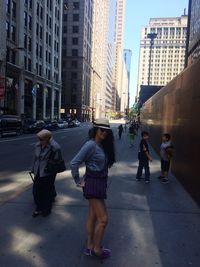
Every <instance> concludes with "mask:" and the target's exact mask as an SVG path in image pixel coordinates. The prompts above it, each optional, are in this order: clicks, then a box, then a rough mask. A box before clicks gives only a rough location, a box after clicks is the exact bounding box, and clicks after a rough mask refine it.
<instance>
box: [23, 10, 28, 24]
mask: <svg viewBox="0 0 200 267" xmlns="http://www.w3.org/2000/svg"><path fill="white" fill-rule="evenodd" d="M27 24H28V15H27V13H26V11H25V12H24V26H26V27H27Z"/></svg>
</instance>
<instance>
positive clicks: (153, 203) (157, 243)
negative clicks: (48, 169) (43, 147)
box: [0, 134, 200, 267]
mask: <svg viewBox="0 0 200 267" xmlns="http://www.w3.org/2000/svg"><path fill="white" fill-rule="evenodd" d="M138 142H139V138H137V139H136V141H135V147H134V148H129V145H128V140H127V136H126V135H125V134H124V135H123V137H122V140H121V141H119V140H117V138H116V150H117V164H115V166H114V167H113V168H112V169H111V170H110V178H109V188H108V200H107V205H108V210H109V217H110V218H109V225H108V227H107V229H106V234H105V238H104V245H105V246H106V247H109V248H111V249H112V257H111V258H110V259H107V260H105V261H103V262H100V261H98V260H97V259H93V258H89V257H86V256H84V255H83V253H82V252H83V249H84V246H85V220H86V216H87V201H86V200H84V199H83V197H82V193H81V191H80V189H78V188H76V187H75V186H74V183H73V181H72V178H71V175H70V171H69V170H67V171H66V172H65V173H62V174H59V176H58V179H57V191H58V197H57V199H56V202H55V205H54V208H53V211H52V214H51V215H50V216H49V217H47V218H43V217H38V218H32V217H31V214H32V210H33V208H34V205H33V201H32V195H31V190H30V189H29V190H27V191H25V192H23V193H22V194H20V195H19V196H17V197H16V198H14V199H12V200H11V201H8V202H7V203H5V204H4V205H1V206H0V218H1V219H0V266H1V267H13V266H14V267H29V266H30V267H96V266H101V264H103V266H105V267H153V266H158V267H179V266H180V267H188V266H193V267H199V266H200V209H199V207H198V206H197V205H196V204H195V203H194V201H193V200H192V199H191V198H190V196H189V195H188V194H187V192H186V191H185V190H184V189H183V188H182V186H181V185H180V184H179V183H178V182H177V180H176V179H175V178H174V177H171V181H170V183H169V184H167V185H163V184H161V183H160V182H159V181H158V179H157V176H158V175H159V167H160V164H159V160H158V156H157V155H156V154H155V152H154V151H153V150H152V149H151V152H152V156H153V158H154V161H153V162H152V163H151V173H152V175H151V183H150V184H145V183H144V182H143V181H141V182H137V181H136V180H135V174H136V170H137V147H138ZM82 171H83V170H82Z"/></svg>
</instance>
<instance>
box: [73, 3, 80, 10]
mask: <svg viewBox="0 0 200 267" xmlns="http://www.w3.org/2000/svg"><path fill="white" fill-rule="evenodd" d="M73 8H74V9H75V10H77V9H79V2H74V3H73Z"/></svg>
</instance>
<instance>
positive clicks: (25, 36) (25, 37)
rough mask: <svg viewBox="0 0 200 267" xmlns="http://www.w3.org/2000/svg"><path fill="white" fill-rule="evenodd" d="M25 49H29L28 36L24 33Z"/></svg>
mask: <svg viewBox="0 0 200 267" xmlns="http://www.w3.org/2000/svg"><path fill="white" fill-rule="evenodd" d="M24 48H27V35H26V34H25V33H24Z"/></svg>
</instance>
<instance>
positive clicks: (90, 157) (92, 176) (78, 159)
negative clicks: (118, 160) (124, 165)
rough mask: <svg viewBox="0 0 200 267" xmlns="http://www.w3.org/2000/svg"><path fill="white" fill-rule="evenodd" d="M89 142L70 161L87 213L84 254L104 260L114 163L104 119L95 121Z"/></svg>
mask: <svg viewBox="0 0 200 267" xmlns="http://www.w3.org/2000/svg"><path fill="white" fill-rule="evenodd" d="M89 137H90V138H91V139H90V140H89V141H87V142H86V143H85V144H84V145H83V147H82V148H81V150H80V151H79V152H78V154H77V155H76V156H75V157H74V158H73V159H72V161H71V164H70V165H71V172H72V176H73V178H74V180H75V183H76V185H77V186H80V187H82V188H83V194H84V197H85V198H86V199H87V200H88V204H89V211H88V218H87V223H86V231H87V247H86V249H85V251H84V254H85V255H87V256H96V257H100V258H107V257H109V256H110V255H111V250H110V249H106V248H104V247H103V246H102V239H103V236H104V231H105V228H106V225H107V223H108V212H107V208H106V204H105V199H106V197H107V194H106V190H107V178H108V168H110V167H111V166H112V165H113V164H114V162H115V152H114V137H113V132H112V130H111V129H110V125H109V122H108V120H107V119H96V121H95V122H94V127H93V129H92V130H90V132H89ZM82 162H84V163H85V166H86V172H85V175H84V177H83V178H81V177H79V166H80V164H81V163H82Z"/></svg>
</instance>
